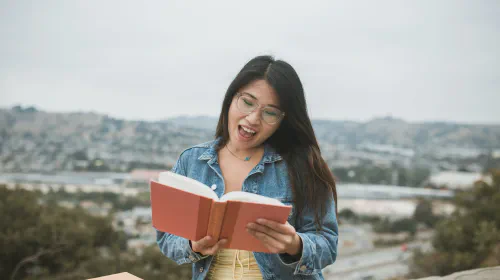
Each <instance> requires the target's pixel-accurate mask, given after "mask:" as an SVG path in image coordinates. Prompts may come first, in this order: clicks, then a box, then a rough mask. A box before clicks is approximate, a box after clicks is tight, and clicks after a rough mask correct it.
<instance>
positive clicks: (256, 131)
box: [240, 124, 259, 134]
mask: <svg viewBox="0 0 500 280" xmlns="http://www.w3.org/2000/svg"><path fill="white" fill-rule="evenodd" d="M240 125H241V126H242V127H244V128H246V129H250V130H252V131H255V134H257V133H259V131H258V130H256V129H255V128H252V127H250V126H248V125H243V124H240Z"/></svg>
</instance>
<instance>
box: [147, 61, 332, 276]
mask: <svg viewBox="0 0 500 280" xmlns="http://www.w3.org/2000/svg"><path fill="white" fill-rule="evenodd" d="M173 172H176V173H178V174H181V175H184V176H187V177H190V178H193V179H196V180H198V181H200V182H202V183H205V184H206V185H208V186H212V188H213V189H215V192H216V193H217V195H218V196H219V197H220V196H221V195H223V194H224V193H227V192H231V191H246V192H252V193H257V194H260V195H264V196H268V197H272V198H276V199H278V200H280V201H282V202H283V203H284V204H288V205H292V206H293V208H292V215H290V217H289V219H288V222H287V223H286V224H278V223H275V222H272V221H267V220H258V221H256V222H255V223H250V224H248V226H247V230H248V232H249V233H250V234H252V235H253V236H254V237H255V238H257V239H258V240H260V241H261V242H262V243H263V244H264V245H265V246H266V247H267V248H268V249H269V250H270V252H272V253H270V254H266V253H258V252H255V253H252V252H247V251H242V250H229V249H221V247H223V245H224V243H225V242H226V240H220V241H219V242H215V241H213V240H211V238H210V237H209V236H207V237H204V238H203V239H201V240H186V239H184V238H181V237H178V236H174V235H171V234H168V233H163V232H160V231H158V232H157V242H158V245H159V247H160V250H161V251H162V253H163V254H165V255H166V256H167V257H169V258H171V259H172V260H174V261H176V262H177V263H178V264H183V263H192V264H193V279H205V278H208V279H323V275H322V273H321V270H322V269H323V268H324V267H325V266H327V265H329V264H332V263H333V262H334V261H335V259H336V256H337V242H338V225H337V219H336V202H337V194H336V188H335V182H334V179H333V175H332V173H331V172H330V170H329V168H328V166H327V165H326V163H325V161H324V160H323V158H322V157H321V154H320V150H319V146H318V142H317V140H316V137H315V135H314V131H313V128H312V125H311V121H310V119H309V116H308V114H307V108H306V101H305V97H304V90H303V88H302V83H301V82H300V79H299V77H298V75H297V73H296V72H295V70H294V69H293V68H292V66H290V65H289V64H288V63H286V62H284V61H281V60H274V59H273V58H272V57H269V56H259V57H256V58H254V59H252V60H251V61H249V62H248V63H247V64H246V65H245V66H244V67H243V69H241V71H240V72H239V74H238V75H237V76H236V78H235V79H234V80H233V82H232V83H231V85H230V86H229V88H228V90H227V92H226V95H225V98H224V101H223V103H222V110H221V113H220V117H219V122H218V125H217V129H216V133H215V140H214V141H211V142H208V143H204V144H201V145H197V146H194V147H192V148H189V149H187V150H185V151H184V152H183V153H182V154H181V156H180V157H179V159H178V161H177V163H176V164H175V166H174V167H173Z"/></svg>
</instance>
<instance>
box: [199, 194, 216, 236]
mask: <svg viewBox="0 0 500 280" xmlns="http://www.w3.org/2000/svg"><path fill="white" fill-rule="evenodd" d="M212 204H213V200H212V199H210V198H206V197H200V204H199V206H198V207H199V208H198V223H197V227H196V240H195V241H198V240H200V239H202V238H203V237H205V233H206V232H207V229H208V226H209V224H208V219H207V218H206V217H207V214H206V213H210V212H211V211H212V209H210V208H211V207H212Z"/></svg>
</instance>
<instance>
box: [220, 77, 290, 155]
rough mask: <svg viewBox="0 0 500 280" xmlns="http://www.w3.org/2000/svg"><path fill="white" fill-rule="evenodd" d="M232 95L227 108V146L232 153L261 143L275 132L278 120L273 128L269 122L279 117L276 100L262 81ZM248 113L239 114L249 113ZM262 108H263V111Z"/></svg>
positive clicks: (275, 95)
mask: <svg viewBox="0 0 500 280" xmlns="http://www.w3.org/2000/svg"><path fill="white" fill-rule="evenodd" d="M238 93H239V94H240V95H241V97H240V95H239V94H235V96H234V97H233V101H232V103H231V106H230V107H229V114H228V118H229V120H228V125H229V138H230V141H231V145H232V146H233V147H234V148H236V149H250V148H255V147H258V146H259V145H261V144H262V143H264V142H265V141H266V140H267V139H268V138H269V137H271V135H273V133H274V132H275V131H276V130H277V129H278V127H279V125H280V122H281V119H282V117H280V118H279V121H278V122H277V123H275V124H269V123H268V122H266V121H265V120H263V119H262V116H264V118H265V119H266V120H267V121H269V120H270V119H271V120H272V119H273V118H276V117H275V114H279V113H280V112H281V111H280V110H279V109H278V108H279V105H280V104H279V100H278V96H277V94H276V92H275V91H274V89H273V88H272V87H271V86H270V85H269V84H268V83H267V82H266V81H265V80H256V81H253V82H251V83H249V84H248V85H246V86H244V87H243V88H241V89H240V90H239V91H238ZM256 106H258V107H257V108H256V109H254V110H253V112H251V113H245V112H242V111H247V112H248V111H250V110H251V109H250V108H255V107H256ZM264 106H267V107H265V108H264Z"/></svg>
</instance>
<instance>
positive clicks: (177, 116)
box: [0, 104, 500, 126]
mask: <svg viewBox="0 0 500 280" xmlns="http://www.w3.org/2000/svg"><path fill="white" fill-rule="evenodd" d="M17 106H19V107H21V108H22V109H23V110H26V109H28V108H34V109H36V110H37V111H38V112H43V113H48V114H96V115H102V116H107V117H109V118H113V119H117V120H124V121H132V122H133V121H136V122H162V121H168V120H171V119H175V118H204V117H208V118H215V119H217V118H218V117H219V116H218V115H203V114H200V115H175V116H169V117H165V118H161V119H152V120H148V119H128V118H120V117H116V116H113V115H111V114H107V113H103V112H98V111H92V110H89V111H48V110H44V109H43V108H40V107H37V106H34V105H21V104H15V105H14V106H11V107H4V106H0V110H12V109H14V107H17ZM380 119H392V120H396V121H403V122H406V123H409V124H430V123H435V124H436V123H443V124H460V125H480V126H481V125H485V126H500V121H499V122H496V123H494V122H492V123H467V122H457V121H443V120H429V121H410V120H406V119H403V118H400V117H397V116H374V117H372V118H370V119H367V120H353V119H323V118H310V120H311V121H332V122H355V123H367V122H370V121H374V120H380Z"/></svg>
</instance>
